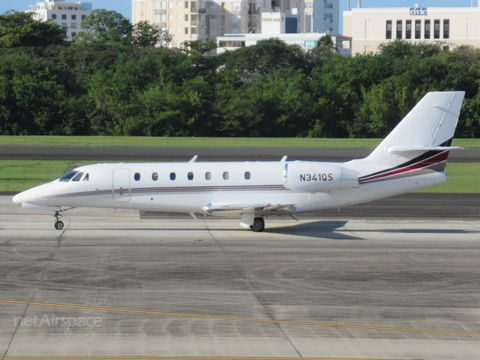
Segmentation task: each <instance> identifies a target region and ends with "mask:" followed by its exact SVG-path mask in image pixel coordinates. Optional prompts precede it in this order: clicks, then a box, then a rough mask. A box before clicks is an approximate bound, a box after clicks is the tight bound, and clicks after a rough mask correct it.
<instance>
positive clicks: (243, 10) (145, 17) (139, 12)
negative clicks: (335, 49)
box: [132, 0, 340, 46]
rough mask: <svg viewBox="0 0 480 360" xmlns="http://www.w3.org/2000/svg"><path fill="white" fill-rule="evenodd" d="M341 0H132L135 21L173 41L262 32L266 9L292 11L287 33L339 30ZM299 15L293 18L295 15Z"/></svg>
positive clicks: (285, 12) (271, 11) (281, 11)
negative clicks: (154, 27)
mask: <svg viewBox="0 0 480 360" xmlns="http://www.w3.org/2000/svg"><path fill="white" fill-rule="evenodd" d="M339 2H340V0H212V1H196V0H132V23H133V24H136V23H138V22H140V21H147V22H149V23H151V24H157V25H159V26H160V27H161V28H162V29H164V30H168V31H169V32H170V34H172V35H173V42H174V43H173V45H176V46H178V45H181V43H183V42H185V41H191V40H198V39H212V40H216V39H217V37H218V36H223V35H225V34H255V33H262V28H261V26H262V14H263V13H284V14H287V15H288V18H289V21H288V22H287V24H286V29H285V32H287V33H298V32H300V33H304V32H319V33H324V32H327V33H332V34H338V31H339V11H340V10H339V7H340V6H339ZM272 16H273V15H272ZM293 17H295V18H296V19H295V20H293V19H292V18H293Z"/></svg>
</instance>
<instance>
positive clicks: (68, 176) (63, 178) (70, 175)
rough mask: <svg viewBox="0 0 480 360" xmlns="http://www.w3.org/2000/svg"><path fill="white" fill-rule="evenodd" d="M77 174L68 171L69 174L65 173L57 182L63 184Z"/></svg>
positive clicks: (76, 172)
mask: <svg viewBox="0 0 480 360" xmlns="http://www.w3.org/2000/svg"><path fill="white" fill-rule="evenodd" d="M77 174H78V171H70V172H69V173H66V174H65V175H63V176H62V177H61V178H60V179H58V181H64V182H67V181H70V179H71V178H73V177H74V176H75V175H77Z"/></svg>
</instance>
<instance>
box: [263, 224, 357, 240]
mask: <svg viewBox="0 0 480 360" xmlns="http://www.w3.org/2000/svg"><path fill="white" fill-rule="evenodd" d="M347 222H348V221H321V220H319V221H311V222H307V223H303V222H302V223H298V224H294V225H291V224H289V225H285V226H283V227H274V228H269V227H266V228H265V232H268V233H270V234H279V235H295V236H305V237H310V238H317V239H329V240H357V241H358V240H365V239H364V238H361V237H358V236H354V235H349V234H347V233H346V232H350V230H347V231H345V232H344V231H343V230H340V229H341V228H343V227H344V226H345V224H346V223H347ZM267 225H268V224H267Z"/></svg>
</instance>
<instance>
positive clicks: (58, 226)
mask: <svg viewBox="0 0 480 360" xmlns="http://www.w3.org/2000/svg"><path fill="white" fill-rule="evenodd" d="M53 216H54V217H55V220H56V221H55V225H54V226H55V229H57V230H62V229H63V227H64V226H65V224H64V223H63V221H61V220H60V219H61V218H62V217H63V216H62V214H60V212H59V211H55V215H53Z"/></svg>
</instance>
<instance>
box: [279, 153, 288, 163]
mask: <svg viewBox="0 0 480 360" xmlns="http://www.w3.org/2000/svg"><path fill="white" fill-rule="evenodd" d="M287 157H288V155H285V156H284V157H282V160H280V162H285V161H287Z"/></svg>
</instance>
